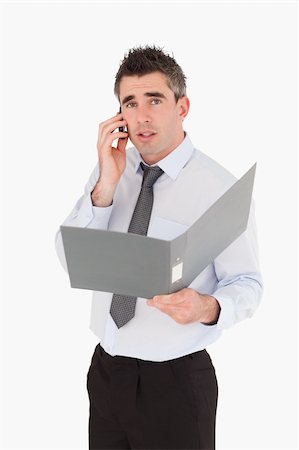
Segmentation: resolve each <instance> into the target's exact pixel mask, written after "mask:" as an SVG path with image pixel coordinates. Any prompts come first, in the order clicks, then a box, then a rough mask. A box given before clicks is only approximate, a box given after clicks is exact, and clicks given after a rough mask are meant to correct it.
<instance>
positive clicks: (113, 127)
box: [101, 120, 127, 134]
mask: <svg viewBox="0 0 299 450" xmlns="http://www.w3.org/2000/svg"><path fill="white" fill-rule="evenodd" d="M125 125H127V121H126V120H117V121H114V122H112V123H109V124H106V125H105V126H103V127H102V129H101V132H102V134H106V133H107V134H108V133H113V131H114V130H116V129H117V128H119V127H124V126H125Z"/></svg>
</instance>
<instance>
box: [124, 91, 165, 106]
mask: <svg viewBox="0 0 299 450" xmlns="http://www.w3.org/2000/svg"><path fill="white" fill-rule="evenodd" d="M144 96H145V97H158V98H165V99H166V97H165V95H164V94H162V92H158V91H156V92H145V93H144ZM134 98H135V95H127V96H126V97H125V98H124V99H123V101H122V102H121V103H122V105H124V104H125V103H127V102H129V101H131V100H134Z"/></svg>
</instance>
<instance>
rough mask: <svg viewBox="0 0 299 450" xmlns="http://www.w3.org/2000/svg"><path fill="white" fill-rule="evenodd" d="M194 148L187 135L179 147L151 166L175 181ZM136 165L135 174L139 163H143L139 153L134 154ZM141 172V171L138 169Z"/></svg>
mask: <svg viewBox="0 0 299 450" xmlns="http://www.w3.org/2000/svg"><path fill="white" fill-rule="evenodd" d="M193 150H194V147H193V145H192V142H191V140H190V138H189V136H188V134H187V133H185V138H184V140H183V141H182V143H181V144H180V145H178V146H177V147H176V148H175V149H174V150H173V151H172V152H170V153H169V155H167V156H165V158H163V159H161V160H160V161H158V162H157V164H153V166H159V167H160V168H161V169H162V170H163V171H164V172H165V173H166V174H167V175H168V176H169V177H170V178H171V179H172V180H175V179H176V178H177V177H178V175H179V173H180V171H181V170H182V168H183V167H184V166H185V165H186V163H187V162H188V161H189V159H190V158H191V156H192V153H193ZM136 153H137V155H136V164H135V172H137V171H138V169H139V168H140V162H144V161H143V159H142V157H141V156H140V153H139V152H138V151H137V152H136ZM140 170H141V169H140Z"/></svg>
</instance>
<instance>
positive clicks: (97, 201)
mask: <svg viewBox="0 0 299 450" xmlns="http://www.w3.org/2000/svg"><path fill="white" fill-rule="evenodd" d="M115 189H116V185H114V184H113V185H109V184H103V183H101V182H100V181H99V182H98V183H97V184H96V186H95V188H94V190H93V191H92V193H91V201H92V204H93V206H97V207H107V206H110V205H112V202H113V197H114V193H115Z"/></svg>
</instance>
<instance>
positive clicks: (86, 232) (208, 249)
mask: <svg viewBox="0 0 299 450" xmlns="http://www.w3.org/2000/svg"><path fill="white" fill-rule="evenodd" d="M255 169H256V164H254V165H253V166H252V167H251V169H249V170H248V172H247V173H245V175H243V177H242V178H240V179H239V180H238V181H236V182H235V183H234V184H233V185H232V186H231V187H230V188H229V189H228V190H227V191H226V192H225V193H224V194H223V195H222V196H221V197H219V198H218V200H216V202H215V203H214V204H213V205H212V206H211V207H210V208H208V209H207V210H206V212H205V213H204V214H203V215H202V216H201V217H199V219H197V220H196V221H195V222H194V223H193V224H192V225H191V226H190V228H188V229H187V230H186V231H185V232H184V233H183V234H181V235H180V236H178V237H177V238H175V239H173V240H170V241H167V240H163V239H156V238H152V237H149V236H141V235H138V234H133V233H121V232H117V231H109V230H97V229H90V228H78V227H69V226H61V227H60V229H61V233H62V240H63V245H64V250H65V256H66V261H67V266H68V272H69V277H70V283H71V287H73V288H80V289H91V290H95V291H105V292H113V293H115V294H124V295H133V296H136V297H143V298H151V297H153V296H154V295H158V294H169V293H172V292H176V291H178V290H180V289H182V288H184V287H188V285H189V284H190V283H191V282H192V281H193V280H194V279H195V278H196V277H197V276H198V275H199V274H200V273H201V272H202V271H203V270H204V269H205V267H207V266H208V265H209V264H210V263H211V262H212V261H213V260H214V259H215V258H216V257H217V256H218V255H219V254H220V253H221V252H222V251H223V250H225V248H226V247H228V246H229V245H230V244H231V243H232V242H233V241H234V240H235V239H237V238H238V237H239V236H240V235H241V234H242V233H243V232H244V231H245V230H246V227H247V222H248V216H249V211H250V204H251V196H252V190H253V182H254V176H255Z"/></svg>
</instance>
